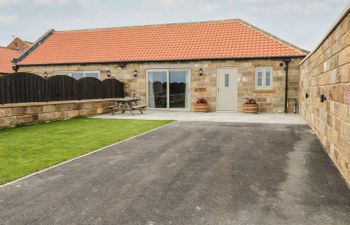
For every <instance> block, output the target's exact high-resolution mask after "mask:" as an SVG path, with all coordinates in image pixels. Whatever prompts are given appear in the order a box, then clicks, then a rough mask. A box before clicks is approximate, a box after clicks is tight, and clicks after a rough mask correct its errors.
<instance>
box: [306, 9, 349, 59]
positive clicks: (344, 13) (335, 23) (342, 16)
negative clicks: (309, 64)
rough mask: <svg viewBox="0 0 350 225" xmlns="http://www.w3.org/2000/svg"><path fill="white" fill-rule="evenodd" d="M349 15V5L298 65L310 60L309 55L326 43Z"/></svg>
mask: <svg viewBox="0 0 350 225" xmlns="http://www.w3.org/2000/svg"><path fill="white" fill-rule="evenodd" d="M348 15H350V3H349V4H348V6H347V7H346V8H345V10H344V11H343V12H342V13H341V14H340V16H339V17H338V18H337V20H336V21H335V22H334V23H333V25H332V26H331V28H330V29H329V30H328V32H326V34H325V35H324V36H323V38H322V39H321V41H320V42H319V43H318V44H317V45H316V47H315V48H314V50H312V51H311V52H310V53H309V54H308V55H307V56H306V57H305V58H304V59H303V60H302V61H301V62H300V63H299V65H301V64H303V63H304V62H305V61H306V60H307V59H308V58H310V56H311V55H313V54H314V53H315V52H316V51H317V50H318V49H319V48H320V47H321V45H322V44H323V43H324V42H325V41H326V39H327V38H328V37H329V36H330V35H331V34H332V33H333V31H334V30H335V29H336V28H337V27H338V25H339V24H340V23H341V22H342V21H343V19H344V18H345V17H347V16H348Z"/></svg>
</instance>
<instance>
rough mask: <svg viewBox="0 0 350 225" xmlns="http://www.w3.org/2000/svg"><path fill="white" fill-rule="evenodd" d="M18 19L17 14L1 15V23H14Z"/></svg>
mask: <svg viewBox="0 0 350 225" xmlns="http://www.w3.org/2000/svg"><path fill="white" fill-rule="evenodd" d="M16 20H17V16H15V15H5V16H3V15H1V16H0V24H9V23H13V22H15V21H16Z"/></svg>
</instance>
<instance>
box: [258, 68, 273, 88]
mask: <svg viewBox="0 0 350 225" xmlns="http://www.w3.org/2000/svg"><path fill="white" fill-rule="evenodd" d="M259 69H261V71H262V81H261V86H258V72H259ZM268 69H269V70H270V85H269V86H267V85H266V71H267V70H268ZM272 88H273V70H272V67H269V66H267V67H256V68H255V89H258V90H271V89H272Z"/></svg>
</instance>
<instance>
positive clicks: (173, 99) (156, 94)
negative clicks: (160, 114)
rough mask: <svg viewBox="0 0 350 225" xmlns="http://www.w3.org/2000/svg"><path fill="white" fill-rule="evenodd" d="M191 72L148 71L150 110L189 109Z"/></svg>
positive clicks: (148, 102) (178, 70) (177, 70)
mask: <svg viewBox="0 0 350 225" xmlns="http://www.w3.org/2000/svg"><path fill="white" fill-rule="evenodd" d="M189 84H190V73H189V70H181V69H176V70H160V69H159V70H149V71H147V104H148V108H150V109H189V107H190V104H189V102H190V85H189Z"/></svg>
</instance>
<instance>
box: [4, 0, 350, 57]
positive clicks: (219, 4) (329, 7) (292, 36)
mask: <svg viewBox="0 0 350 225" xmlns="http://www.w3.org/2000/svg"><path fill="white" fill-rule="evenodd" d="M349 3H350V0H292V1H284V0H128V1H126V0H125V1H119V0H114V1H113V0H0V46H4V45H7V44H8V43H9V42H10V41H11V40H12V38H13V37H12V35H14V36H18V37H20V38H22V39H24V40H28V41H35V40H36V39H37V38H38V37H40V36H41V35H42V34H43V33H45V31H47V30H48V29H50V28H54V29H56V30H67V29H82V28H96V27H115V26H126V25H141V24H157V23H172V22H188V21H201V20H213V19H229V18H240V19H243V20H246V21H247V22H250V23H252V24H253V25H255V26H257V27H259V28H262V29H264V30H266V31H268V32H270V33H272V34H274V35H276V36H278V37H280V38H282V39H284V40H286V41H289V42H291V43H293V44H296V45H297V46H299V47H302V48H304V49H307V50H311V49H313V48H314V47H315V45H316V44H317V43H318V42H319V41H320V39H321V37H322V35H324V33H325V32H326V31H327V30H328V29H329V27H330V26H331V25H332V24H333V22H334V21H335V20H336V19H337V17H338V16H339V15H340V13H341V12H342V11H343V10H344V9H345V8H346V6H347V5H348V4H349Z"/></svg>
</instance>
